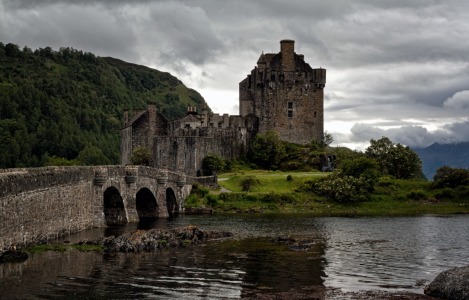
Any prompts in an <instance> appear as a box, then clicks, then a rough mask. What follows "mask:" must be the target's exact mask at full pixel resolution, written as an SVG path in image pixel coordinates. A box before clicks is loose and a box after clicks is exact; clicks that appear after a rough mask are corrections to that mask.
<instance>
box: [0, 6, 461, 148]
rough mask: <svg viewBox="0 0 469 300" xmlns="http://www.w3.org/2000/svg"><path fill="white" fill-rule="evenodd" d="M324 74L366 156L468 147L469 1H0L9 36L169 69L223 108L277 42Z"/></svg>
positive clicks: (340, 130)
mask: <svg viewBox="0 0 469 300" xmlns="http://www.w3.org/2000/svg"><path fill="white" fill-rule="evenodd" d="M282 39H294V40H295V41H296V43H295V50H296V52H297V53H299V54H304V55H305V60H306V61H307V62H308V63H309V64H310V65H311V67H313V68H317V67H323V68H326V69H327V84H326V90H325V92H326V99H325V129H326V130H327V131H329V132H330V133H332V134H333V136H334V139H335V142H334V145H341V146H349V147H351V148H354V149H363V147H366V146H367V145H368V142H369V140H370V139H371V138H380V137H381V136H387V137H389V138H391V140H393V141H395V142H400V143H403V144H405V145H409V146H412V147H425V146H428V145H430V144H432V143H434V142H459V141H469V1H467V0H442V1H440V0H412V1H409V0H394V1H390V0H389V1H388V0H357V1H352V0H334V1H322V0H290V1H285V0H238V1H235V0H179V1H151V0H134V1H130V0H126V1H125V0H107V1H105V0H74V1H72V0H69V1H65V0H63V1H60V0H0V41H1V42H3V43H5V44H6V43H9V42H12V43H15V44H18V45H20V46H21V47H22V46H25V45H27V46H28V47H30V48H33V49H35V48H39V47H41V48H44V47H46V46H51V47H52V48H54V49H56V50H58V48H59V47H74V48H76V49H81V50H84V51H89V52H93V53H95V54H97V55H100V56H112V57H116V58H119V59H122V60H125V61H128V62H133V63H137V64H142V65H146V66H149V67H152V68H156V69H158V70H162V71H168V72H170V73H172V74H173V75H175V76H177V77H178V78H179V79H181V80H182V81H183V82H184V83H185V85H186V86H188V87H191V88H194V89H196V90H198V91H199V92H200V93H201V94H202V95H203V96H204V98H205V99H206V100H207V102H208V103H209V105H210V107H211V108H212V109H213V110H214V111H215V112H218V113H229V114H232V115H233V114H234V115H236V114H238V83H239V82H240V81H241V80H243V79H244V78H245V77H246V75H247V74H248V73H249V72H250V71H251V69H253V67H254V66H255V64H256V62H257V59H258V58H259V55H260V53H261V52H262V51H264V52H273V53H277V52H279V51H280V44H279V42H280V40H282Z"/></svg>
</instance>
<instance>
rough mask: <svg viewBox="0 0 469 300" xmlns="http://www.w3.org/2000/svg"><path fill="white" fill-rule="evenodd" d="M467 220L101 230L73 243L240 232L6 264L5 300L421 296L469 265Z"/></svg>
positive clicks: (252, 221) (253, 220)
mask: <svg viewBox="0 0 469 300" xmlns="http://www.w3.org/2000/svg"><path fill="white" fill-rule="evenodd" d="M468 221H469V216H452V217H449V218H442V217H435V216H427V217H414V218H313V217H308V216H301V215H300V216H294V215H290V216H285V215H282V216H275V215H272V216H258V215H243V216H182V217H179V218H174V219H158V220H152V221H151V222H148V223H146V224H127V225H126V226H122V227H108V228H106V229H94V230H90V231H87V232H82V233H80V234H77V235H74V236H70V237H67V239H68V240H70V241H71V242H76V241H79V240H83V239H90V238H93V237H95V236H103V235H119V234H122V233H123V232H126V231H131V230H135V229H137V228H149V227H151V226H156V227H157V228H168V227H173V226H184V225H189V224H192V225H197V226H199V227H201V228H203V229H206V230H226V231H231V232H233V233H235V235H236V236H237V237H238V239H234V240H225V241H212V242H210V243H208V244H206V245H202V246H197V247H193V248H189V249H176V250H168V251H159V252H155V253H140V254H128V255H127V254H100V253H84V252H78V251H67V252H65V253H55V252H47V253H41V254H35V255H33V256H32V257H31V259H29V260H27V261H26V262H24V263H17V264H3V265H0V298H6V299H63V298H67V299H83V298H97V299H135V298H139V299H151V298H157V299H174V298H178V299H186V298H187V299H189V298H190V299H197V298H217V299H234V298H243V297H255V296H256V295H257V294H258V293H262V292H278V291H290V290H292V289H296V290H301V289H303V288H305V287H311V286H328V287H336V288H341V289H342V290H344V291H349V290H370V289H375V290H393V291H396V290H407V291H417V292H422V286H421V285H419V282H422V281H426V280H431V279H433V277H434V276H435V275H436V274H437V273H438V272H440V271H442V270H445V269H447V268H449V267H453V266H460V265H467V264H469V222H468ZM279 236H293V237H296V238H308V239H311V240H313V241H314V243H313V245H312V247H311V249H310V250H309V251H292V250H289V249H288V246H287V245H285V244H281V243H277V242H273V241H272V240H273V238H275V237H279Z"/></svg>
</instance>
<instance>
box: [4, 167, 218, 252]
mask: <svg viewBox="0 0 469 300" xmlns="http://www.w3.org/2000/svg"><path fill="white" fill-rule="evenodd" d="M195 183H197V184H202V185H211V184H216V179H215V178H214V177H197V178H196V177H190V176H186V175H185V174H181V173H175V172H171V171H168V170H161V169H155V168H151V167H143V166H95V167H44V168H25V169H5V170H0V187H1V188H0V254H1V253H2V251H3V250H5V249H10V248H12V247H14V246H16V245H23V244H30V243H38V242H41V241H46V240H49V239H53V238H57V237H59V236H62V235H64V234H69V233H74V232H78V231H81V230H83V229H87V228H90V227H101V226H106V225H116V224H123V223H127V222H136V221H139V220H140V219H142V218H143V217H167V216H168V215H170V214H171V213H175V212H181V211H182V210H183V206H184V199H185V198H186V197H187V196H188V195H189V193H190V190H191V188H192V185H193V184H195Z"/></svg>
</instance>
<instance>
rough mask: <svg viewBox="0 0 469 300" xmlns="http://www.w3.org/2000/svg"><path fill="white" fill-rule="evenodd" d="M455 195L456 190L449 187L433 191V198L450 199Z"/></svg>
mask: <svg viewBox="0 0 469 300" xmlns="http://www.w3.org/2000/svg"><path fill="white" fill-rule="evenodd" d="M455 197H456V192H455V191H454V190H453V189H450V188H444V189H441V190H438V191H436V192H435V198H436V199H438V200H450V199H454V198H455Z"/></svg>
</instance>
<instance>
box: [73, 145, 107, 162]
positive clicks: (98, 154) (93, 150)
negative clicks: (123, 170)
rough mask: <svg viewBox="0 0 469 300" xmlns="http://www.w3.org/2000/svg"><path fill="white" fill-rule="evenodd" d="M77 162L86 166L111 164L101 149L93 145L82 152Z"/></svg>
mask: <svg viewBox="0 0 469 300" xmlns="http://www.w3.org/2000/svg"><path fill="white" fill-rule="evenodd" d="M77 160H78V161H79V162H81V163H82V164H83V165H86V166H96V165H108V164H110V163H111V162H110V161H109V159H108V158H107V157H106V156H105V155H104V154H103V152H102V151H101V149H99V148H98V147H95V146H91V145H88V146H86V147H85V148H84V149H83V150H81V151H80V153H79V154H78V156H77Z"/></svg>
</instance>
